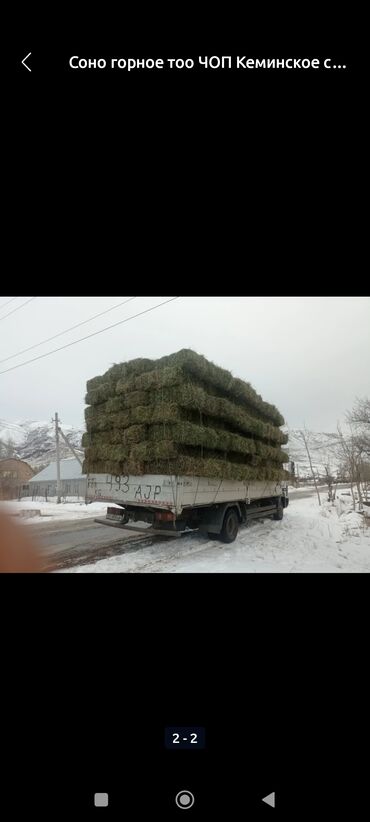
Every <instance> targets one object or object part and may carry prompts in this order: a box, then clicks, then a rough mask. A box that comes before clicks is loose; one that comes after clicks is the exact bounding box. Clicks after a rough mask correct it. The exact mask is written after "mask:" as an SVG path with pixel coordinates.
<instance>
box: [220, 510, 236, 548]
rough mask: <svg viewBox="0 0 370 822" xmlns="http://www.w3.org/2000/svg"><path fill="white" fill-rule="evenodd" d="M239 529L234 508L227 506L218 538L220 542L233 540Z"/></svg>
mask: <svg viewBox="0 0 370 822" xmlns="http://www.w3.org/2000/svg"><path fill="white" fill-rule="evenodd" d="M238 531H239V517H238V514H237V512H236V510H235V508H229V509H228V511H226V514H225V516H224V521H223V525H222V530H221V534H220V539H221V540H222V542H234V540H235V539H236V537H237V535H238Z"/></svg>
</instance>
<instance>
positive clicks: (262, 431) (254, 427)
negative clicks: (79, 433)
mask: <svg viewBox="0 0 370 822" xmlns="http://www.w3.org/2000/svg"><path fill="white" fill-rule="evenodd" d="M176 406H177V407H178V408H177V409H176ZM125 408H126V409H127V408H128V409H130V410H131V413H130V414H129V415H127V416H123V417H122V418H121V420H122V422H121V423H119V421H118V419H117V418H116V417H113V414H115V413H118V412H121V413H122V411H123V410H124V409H125ZM181 409H184V410H189V411H198V412H199V414H206V415H208V416H210V417H212V418H214V419H215V425H216V427H218V428H219V427H220V423H221V421H222V422H226V423H228V424H229V426H232V427H233V428H234V429H235V430H236V431H239V432H241V433H243V434H249V435H251V436H253V437H258V438H259V439H262V440H265V441H267V442H276V443H280V444H281V445H284V444H285V443H286V442H287V439H288V438H287V436H286V434H284V433H283V432H282V431H280V429H279V428H277V427H276V426H273V425H271V424H270V423H265V422H263V421H261V420H259V419H257V418H255V417H252V416H250V415H249V414H248V413H247V412H246V411H244V410H243V409H242V408H241V407H240V406H238V405H235V403H232V402H230V400H227V399H225V398H224V397H216V396H212V395H209V394H207V392H206V391H205V390H204V389H203V388H201V387H200V386H198V385H195V384H187V385H185V384H183V385H179V386H177V387H176V388H173V387H171V388H166V389H165V390H162V391H161V390H155V391H147V392H142V391H132V392H127V393H126V394H121V395H120V396H118V397H111V398H109V399H108V400H107V401H106V402H105V403H100V404H99V405H98V406H91V407H89V408H87V409H86V411H85V418H86V423H87V427H88V429H91V430H107V429H109V428H113V427H114V426H115V425H117V424H122V425H123V426H125V425H130V424H134V423H136V422H141V421H142V422H147V423H151V422H152V423H154V422H156V421H159V420H162V419H163V420H165V421H170V420H172V419H173V420H175V419H186V415H184V414H183V413H182V412H181ZM111 415H112V416H111Z"/></svg>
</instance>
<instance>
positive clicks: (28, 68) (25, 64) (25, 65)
mask: <svg viewBox="0 0 370 822" xmlns="http://www.w3.org/2000/svg"><path fill="white" fill-rule="evenodd" d="M30 56H31V52H29V53H28V54H26V56H25V57H23V60H22V66H24V67H25V68H26V69H27V70H28V71H31V69H30V67H29V66H27V63H26V60H27V59H28V57H30Z"/></svg>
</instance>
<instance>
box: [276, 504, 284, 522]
mask: <svg viewBox="0 0 370 822" xmlns="http://www.w3.org/2000/svg"><path fill="white" fill-rule="evenodd" d="M283 516H284V508H283V504H282V502H281V500H279V502H278V504H277V506H276V514H274V517H273V518H274V519H278V520H279V519H283Z"/></svg>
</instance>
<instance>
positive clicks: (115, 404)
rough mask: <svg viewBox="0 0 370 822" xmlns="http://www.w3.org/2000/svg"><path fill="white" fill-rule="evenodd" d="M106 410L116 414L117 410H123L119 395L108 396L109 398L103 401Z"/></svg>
mask: <svg viewBox="0 0 370 822" xmlns="http://www.w3.org/2000/svg"><path fill="white" fill-rule="evenodd" d="M105 407H106V410H107V412H108V414H116V413H118V412H119V411H123V409H124V407H125V406H124V404H123V402H122V399H121V397H116V396H114V397H109V400H107V402H106V403H105Z"/></svg>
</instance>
